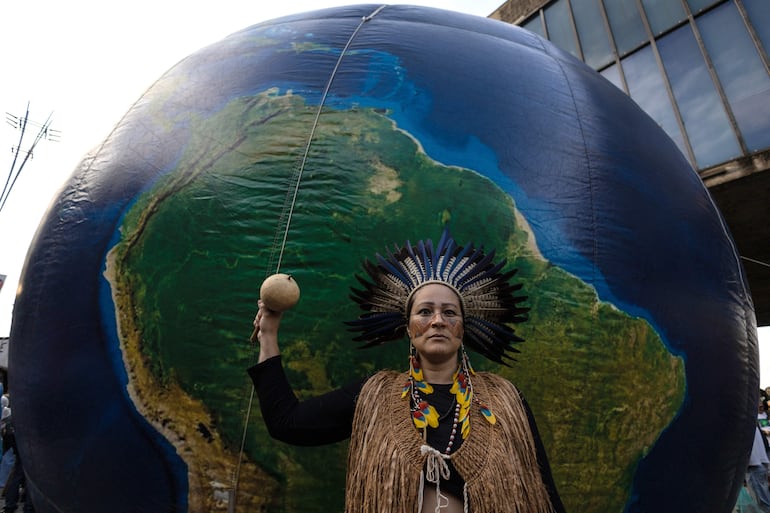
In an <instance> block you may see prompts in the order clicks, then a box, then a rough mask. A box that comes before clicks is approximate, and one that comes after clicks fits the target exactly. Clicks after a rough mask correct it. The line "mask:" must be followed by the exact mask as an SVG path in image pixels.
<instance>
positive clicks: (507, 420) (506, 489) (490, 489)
mask: <svg viewBox="0 0 770 513" xmlns="http://www.w3.org/2000/svg"><path fill="white" fill-rule="evenodd" d="M404 379H405V378H404V375H403V373H397V372H394V371H382V372H379V373H377V374H376V375H374V376H373V377H372V378H370V379H369V380H368V381H367V382H366V384H365V385H364V387H363V389H362V390H361V394H360V395H359V398H358V402H357V406H356V412H355V417H354V419H353V433H352V435H351V438H350V448H349V453H348V475H347V486H346V494H345V504H346V507H345V511H346V512H347V513H389V512H392V513H418V508H419V507H420V504H421V500H420V493H421V490H422V482H421V480H422V477H421V476H422V474H421V472H422V470H423V467H424V465H425V460H426V458H427V455H422V454H421V452H420V447H421V446H422V445H423V444H424V442H423V439H422V436H421V433H420V432H419V431H417V430H416V429H415V427H414V424H413V423H412V420H411V413H410V411H409V401H408V400H407V399H402V398H401V390H402V388H403V382H404ZM472 380H473V393H474V395H475V396H476V397H478V398H479V399H480V400H481V401H483V402H485V403H486V404H487V405H488V406H489V407H490V409H491V410H492V411H493V412H494V414H495V416H496V417H497V423H496V424H495V425H491V424H489V423H488V422H487V421H486V420H485V419H484V417H483V416H482V415H481V413H480V412H479V411H478V408H477V407H473V408H472V411H471V432H470V435H469V437H468V439H467V440H465V441H463V444H462V445H461V446H460V448H459V449H458V450H457V451H456V452H455V453H453V454H452V456H451V460H452V462H453V464H454V467H455V468H456V469H457V471H458V472H459V473H460V475H461V476H462V477H463V479H464V480H465V490H466V495H467V500H468V503H469V504H468V505H466V509H467V508H468V507H469V511H472V512H473V513H508V512H510V513H552V512H553V507H552V506H551V502H550V499H549V496H548V491H547V489H546V486H545V484H544V483H543V479H542V476H541V474H540V468H539V466H538V462H537V456H536V450H535V443H534V439H533V436H532V431H531V429H530V427H529V422H528V419H527V414H526V410H525V409H524V405H523V403H522V401H521V398H520V396H519V393H518V391H517V390H516V388H515V387H514V386H513V385H512V384H511V383H510V382H509V381H507V380H505V379H503V378H501V377H499V376H496V375H494V374H489V373H478V374H476V375H475V376H473V378H472ZM467 510H468V509H467Z"/></svg>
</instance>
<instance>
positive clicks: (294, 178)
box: [227, 5, 387, 513]
mask: <svg viewBox="0 0 770 513" xmlns="http://www.w3.org/2000/svg"><path fill="white" fill-rule="evenodd" d="M385 7H387V5H381V6H379V7H378V8H377V9H375V10H374V11H372V13H371V14H369V15H368V16H364V17H362V18H361V22H360V23H359V24H358V26H357V27H356V29H355V30H354V31H353V33H352V34H351V35H350V38H348V42H347V44H345V47H344V48H343V49H342V52H340V56H339V58H337V62H336V64H335V65H334V69H333V70H332V72H331V74H330V75H329V80H328V81H327V82H326V87H325V89H324V92H323V95H322V96H321V99H320V101H319V102H318V109H317V110H316V115H315V119H314V120H313V126H312V127H311V129H310V134H309V136H308V139H307V144H305V151H304V153H303V155H302V158H301V159H300V160H299V163H298V165H297V166H296V169H295V171H294V173H293V174H292V175H291V177H290V178H289V183H288V187H287V191H286V199H285V200H284V204H283V208H282V210H281V216H280V217H279V219H278V224H277V226H276V231H275V238H274V239H273V245H272V248H271V252H270V258H269V260H268V266H267V269H271V268H272V267H273V260H274V256H275V252H276V249H277V248H280V249H279V251H278V262H277V264H276V265H275V271H274V272H273V273H271V272H269V271H267V272H265V277H267V276H269V275H271V274H274V273H277V272H279V271H280V269H281V263H282V261H283V252H284V249H285V248H286V241H287V240H288V238H289V227H290V226H291V217H292V213H293V212H294V206H295V204H296V202H297V194H298V193H299V186H300V184H301V182H302V173H303V172H304V170H305V164H306V163H307V158H308V155H309V153H310V146H311V145H312V142H313V138H314V137H315V132H316V128H317V127H318V122H319V119H320V117H321V111H322V110H323V106H324V104H325V103H326V97H327V96H328V94H329V90H330V89H331V85H332V82H333V81H334V77H335V76H336V74H337V70H338V69H339V67H340V63H341V62H342V59H343V57H345V54H346V53H347V51H348V48H350V45H351V44H352V42H353V39H355V37H356V35H357V34H358V32H359V30H361V27H363V26H364V24H365V23H367V22H369V21H371V19H372V18H374V17H375V16H377V14H379V13H380V11H382V10H383V9H384V8H385ZM279 241H280V242H279ZM257 347H258V344H253V345H252V351H251V363H250V364H251V365H253V364H254V363H256V357H257V354H258V353H257ZM254 393H255V391H254V385H252V386H251V392H250V393H249V401H248V406H247V407H246V413H245V414H244V419H243V433H242V435H241V446H240V449H239V451H238V461H237V463H236V466H235V470H234V472H233V478H232V483H231V487H230V497H229V499H230V500H229V501H228V506H227V511H228V513H235V508H236V503H237V498H238V483H239V482H240V475H241V463H242V461H243V452H244V448H245V446H246V434H247V432H248V427H249V419H250V418H251V410H252V406H253V404H254Z"/></svg>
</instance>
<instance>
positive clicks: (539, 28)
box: [522, 13, 545, 37]
mask: <svg viewBox="0 0 770 513" xmlns="http://www.w3.org/2000/svg"><path fill="white" fill-rule="evenodd" d="M522 27H524V28H525V29H527V30H529V31H530V32H534V33H535V34H537V35H539V36H540V37H545V31H544V30H543V23H542V22H541V21H540V13H538V14H535V15H534V16H533V17H531V18H530V19H528V20H527V21H526V23H524V24H523V25H522Z"/></svg>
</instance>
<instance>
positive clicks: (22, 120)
mask: <svg viewBox="0 0 770 513" xmlns="http://www.w3.org/2000/svg"><path fill="white" fill-rule="evenodd" d="M52 116H53V112H52V113H51V114H49V115H48V119H46V120H45V123H43V124H40V123H36V122H34V121H32V120H30V119H29V102H27V111H26V112H25V113H24V115H23V116H21V117H19V116H14V115H13V114H11V113H9V112H6V113H5V122H6V123H8V124H9V125H10V126H11V127H13V128H14V129H15V130H19V142H18V144H17V145H16V146H12V147H11V153H12V154H13V162H12V163H11V170H10V171H9V172H8V178H6V180H5V185H3V192H2V193H0V212H2V211H3V207H4V206H5V202H6V201H7V200H8V196H10V195H11V190H13V186H14V184H15V183H16V180H17V179H18V178H19V175H20V174H21V171H22V169H24V164H26V163H27V161H28V160H30V159H32V158H33V156H34V150H35V147H36V146H37V143H39V142H40V141H41V140H42V139H46V140H48V141H53V142H57V141H58V140H59V137H61V132H60V131H59V130H54V129H53V128H51V122H52V119H51V118H52ZM28 127H33V129H34V128H37V129H38V131H37V135H36V136H35V139H34V140H33V141H32V144H31V145H30V146H29V148H27V149H26V150H25V149H23V148H24V142H25V141H24V136H25V135H26V134H27V129H28ZM19 155H21V156H22V161H21V164H20V165H19V167H18V168H17V167H16V163H17V162H18V160H19Z"/></svg>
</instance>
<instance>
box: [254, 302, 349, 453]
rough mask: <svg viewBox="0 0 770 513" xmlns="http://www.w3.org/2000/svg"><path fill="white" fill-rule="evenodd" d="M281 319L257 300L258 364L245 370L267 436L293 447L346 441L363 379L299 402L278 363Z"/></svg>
mask: <svg viewBox="0 0 770 513" xmlns="http://www.w3.org/2000/svg"><path fill="white" fill-rule="evenodd" d="M281 317H282V313H281V312H276V311H273V310H269V309H267V308H265V305H264V304H263V303H262V301H261V300H260V301H259V311H258V312H257V316H256V318H255V319H254V329H255V331H256V333H257V338H258V340H259V360H258V362H259V363H257V365H255V366H254V367H251V368H250V369H249V370H248V372H249V376H251V380H252V382H253V383H254V387H255V390H256V392H257V396H258V397H259V406H260V409H261V411H262V418H263V420H264V421H265V425H266V426H267V430H268V432H269V433H270V436H272V437H273V438H275V439H276V440H281V441H282V442H286V443H290V444H294V445H323V444H328V443H333V442H339V441H341V440H345V439H346V438H349V437H350V432H351V429H352V428H351V426H352V424H353V413H354V411H355V407H356V398H357V397H358V393H359V392H360V391H361V387H362V386H363V383H364V380H363V379H361V380H356V381H354V382H352V383H350V384H348V385H346V386H344V387H342V388H339V389H337V390H333V391H331V392H328V393H326V394H323V395H319V396H316V397H312V398H309V399H307V400H305V401H299V400H298V399H297V396H296V395H295V394H294V390H292V388H291V385H290V384H289V380H288V379H287V378H286V373H285V372H284V370H283V365H282V363H281V357H280V353H281V352H280V349H279V346H278V328H279V327H280V324H281Z"/></svg>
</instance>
